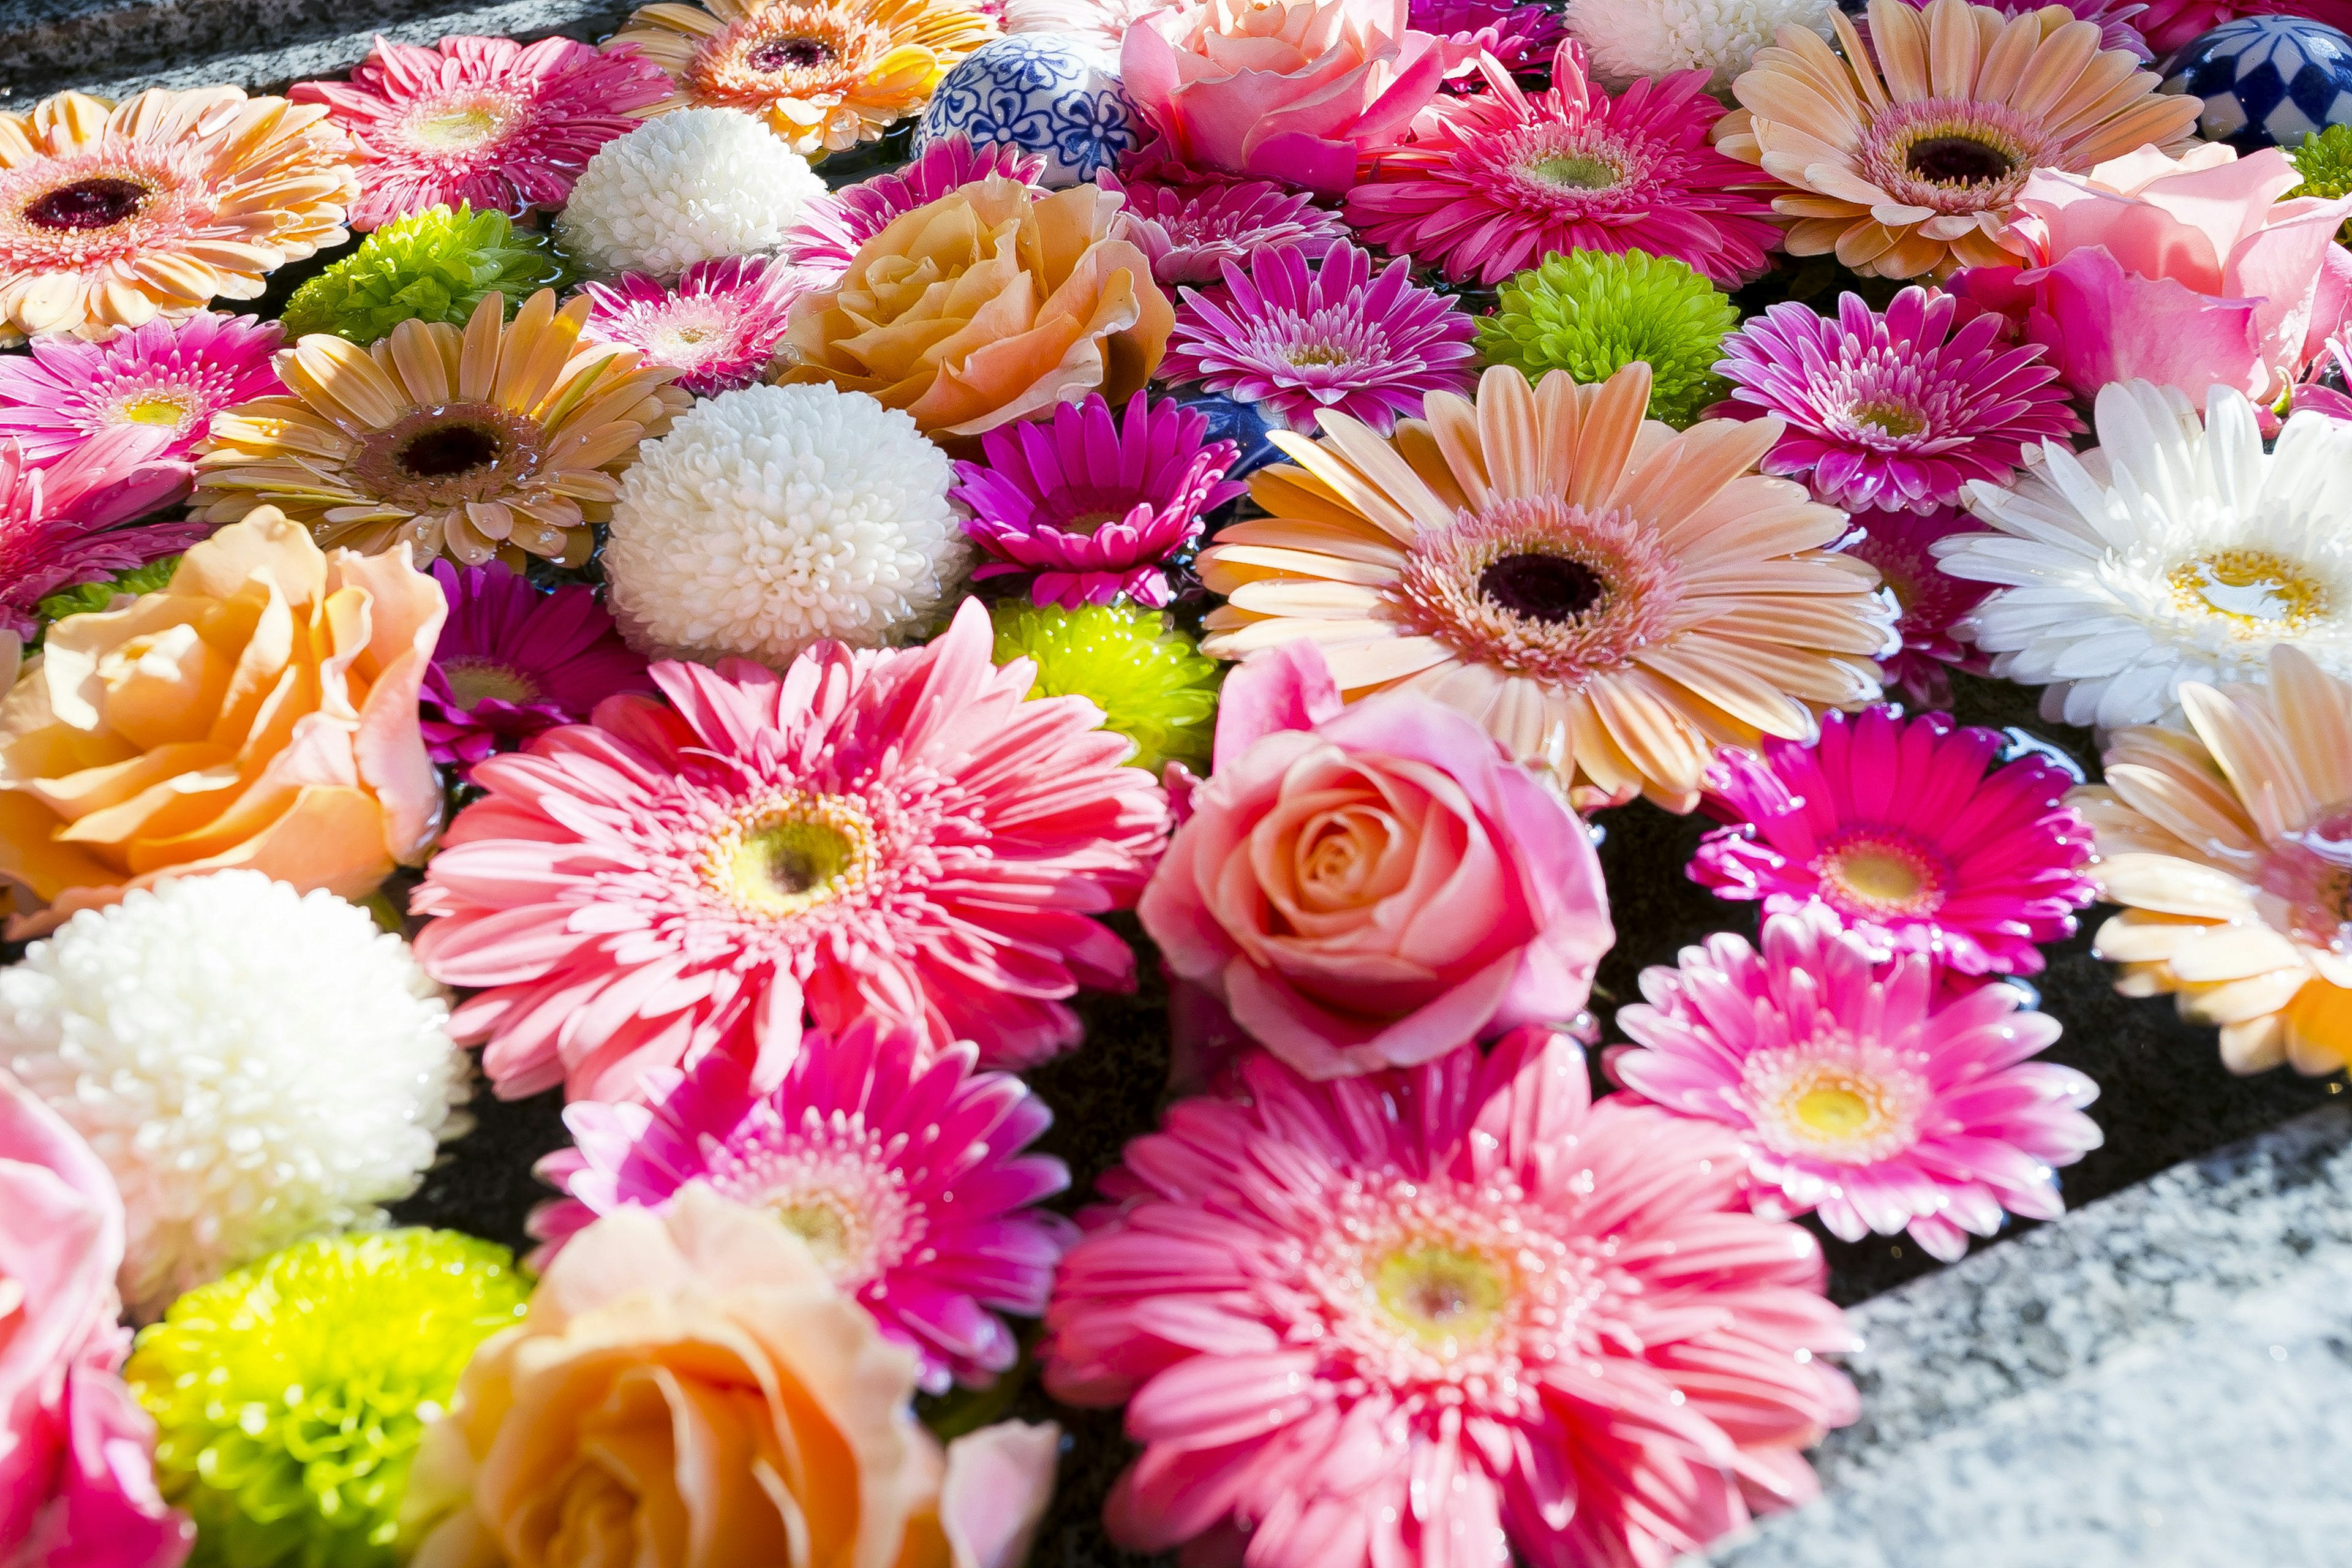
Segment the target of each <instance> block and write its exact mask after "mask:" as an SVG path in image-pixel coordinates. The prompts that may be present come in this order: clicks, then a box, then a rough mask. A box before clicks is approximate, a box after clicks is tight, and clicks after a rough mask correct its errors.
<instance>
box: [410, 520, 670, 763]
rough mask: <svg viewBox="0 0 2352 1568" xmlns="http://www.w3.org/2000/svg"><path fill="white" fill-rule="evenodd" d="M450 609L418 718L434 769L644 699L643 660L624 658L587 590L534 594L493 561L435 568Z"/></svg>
mask: <svg viewBox="0 0 2352 1568" xmlns="http://www.w3.org/2000/svg"><path fill="white" fill-rule="evenodd" d="M433 575H434V576H435V577H436V578H437V579H439V581H440V584H441V596H442V597H443V598H444V599H446V601H447V602H448V605H449V618H448V619H447V620H446V621H444V622H443V623H442V624H441V641H440V644H439V646H438V647H436V648H435V649H434V650H433V662H432V664H431V665H430V666H429V667H427V668H426V669H425V688H424V690H423V691H422V692H420V693H419V694H418V698H417V704H416V711H417V718H418V720H419V721H421V722H422V724H423V726H424V731H425V746H426V748H427V749H428V750H429V751H430V752H432V753H433V760H434V761H435V762H436V763H450V764H453V765H455V766H456V767H457V768H458V769H459V770H460V772H463V770H465V769H467V768H469V767H471V766H472V765H473V764H474V763H478V762H480V761H481V760H482V759H483V758H484V757H487V756H488V755H489V754H490V753H491V752H496V751H500V750H509V751H510V750H512V749H513V748H514V747H516V746H518V745H520V744H521V743H522V742H525V741H528V740H529V739H530V738H531V737H532V736H533V735H536V734H538V733H539V732H540V731H542V730H551V729H553V728H554V727H555V726H556V725H558V724H576V723H578V722H580V721H582V720H583V719H585V718H587V717H588V714H589V712H590V710H593V708H594V707H595V706H596V704H597V703H599V702H602V701H603V700H604V699H605V698H607V697H610V696H612V695H613V694H614V693H615V692H620V691H635V692H643V693H646V694H647V695H651V694H652V692H653V690H654V683H653V679H652V678H651V677H650V676H648V675H647V674H646V661H645V659H644V658H641V657H640V656H638V655H637V654H635V653H632V652H631V651H630V650H629V645H628V644H626V643H625V642H623V641H622V640H621V634H620V633H619V632H618V631H617V630H615V629H614V626H613V617H612V616H611V614H610V613H608V612H607V611H606V610H605V608H604V605H601V604H599V603H597V601H596V594H595V590H594V589H593V588H587V587H583V586H582V585H580V584H576V583H570V584H563V585H562V586H561V587H559V588H557V589H556V590H555V591H554V592H553V593H551V594H542V593H541V592H540V591H539V590H538V589H536V588H534V587H532V586H531V585H530V579H529V578H527V577H522V576H519V575H517V574H514V573H512V572H509V571H508V570H507V568H506V567H504V566H503V565H500V564H499V563H497V562H491V563H489V564H488V565H483V566H467V567H459V566H456V565H453V564H452V563H449V562H447V561H436V562H435V563H433Z"/></svg>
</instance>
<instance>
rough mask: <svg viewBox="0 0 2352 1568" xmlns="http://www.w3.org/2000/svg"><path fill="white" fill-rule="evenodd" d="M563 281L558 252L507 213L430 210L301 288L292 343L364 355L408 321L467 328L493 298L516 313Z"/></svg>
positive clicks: (291, 313)
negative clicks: (331, 342) (312, 336)
mask: <svg viewBox="0 0 2352 1568" xmlns="http://www.w3.org/2000/svg"><path fill="white" fill-rule="evenodd" d="M564 277H565V271H564V267H563V262H562V258H560V257H558V256H557V255H556V253H555V251H554V248H553V247H551V246H550V245H549V244H548V243H547V241H546V240H544V239H542V238H541V237H539V236H538V235H536V234H533V233H531V232H530V230H528V229H517V228H516V227H515V226H514V225H513V224H512V223H510V222H509V221H508V219H507V216H506V215H505V214H504V213H495V212H482V213H478V212H476V211H475V210H474V209H473V208H472V207H470V206H466V205H459V206H458V207H457V209H456V210H454V211H452V210H451V209H450V208H448V207H429V208H427V209H426V210H425V211H424V212H421V213H417V214H415V215H414V216H410V217H404V218H402V219H401V220H400V221H398V222H397V223H391V224H386V225H385V226H383V227H382V228H380V229H377V230H376V231H375V232H374V233H373V234H372V235H369V236H368V237H367V238H366V239H365V240H364V241H362V244H361V246H360V247H359V248H358V249H357V250H354V251H353V252H352V253H351V254H350V255H349V256H346V257H344V258H342V259H341V261H338V262H336V263H335V264H334V265H333V266H332V267H330V268H327V269H326V270H325V271H324V272H321V273H320V274H319V275H318V276H317V277H316V278H313V279H310V281H309V282H308V283H305V284H303V285H302V287H300V288H299V289H295V290H294V294H293V297H292V298H291V299H289V300H287V301H286V311H285V315H284V317H283V320H284V321H285V323H286V335H287V337H288V338H289V340H290V339H295V338H299V337H302V336H304V335H305V334H307V333H310V332H332V333H334V334H335V335H336V336H337V337H339V338H344V339H348V340H349V341H350V342H355V343H358V344H361V345H362V347H364V346H365V345H367V344H369V343H372V342H375V341H376V340H377V339H379V338H381V337H383V335H384V334H386V333H387V332H389V331H392V329H393V328H394V327H396V326H398V325H400V323H401V322H403V321H408V320H411V319H412V318H413V319H415V320H416V321H446V322H447V323H448V324H449V325H450V326H453V327H462V326H464V325H465V324H466V319H467V317H468V316H471V315H472V314H473V313H474V307H475V306H477V305H478V304H480V303H481V302H482V300H484V299H485V298H486V297H488V296H489V295H491V294H503V295H505V296H506V299H507V303H508V305H509V307H513V306H517V305H520V304H521V303H522V302H523V301H524V300H527V299H529V298H530V296H531V295H532V294H533V293H535V292H536V291H538V290H539V289H545V288H548V287H551V286H552V285H556V284H560V283H562V281H564Z"/></svg>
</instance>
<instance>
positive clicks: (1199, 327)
mask: <svg viewBox="0 0 2352 1568" xmlns="http://www.w3.org/2000/svg"><path fill="white" fill-rule="evenodd" d="M1221 270H1222V272H1223V277H1224V286H1223V288H1221V289H1212V290H1205V291H1204V290H1202V289H1183V290H1181V293H1182V295H1183V299H1184V302H1183V304H1182V305H1181V307H1180V308H1179V309H1178V310H1177V312H1176V330H1175V332H1174V334H1173V335H1172V336H1171V338H1170V339H1169V342H1168V354H1167V357H1166V358H1165V359H1163V360H1162V361H1161V362H1160V374H1161V375H1162V376H1164V377H1166V378H1167V379H1168V380H1169V381H1171V382H1173V383H1178V384H1182V383H1186V382H1199V383H1200V384H1202V385H1203V386H1205V387H1206V388H1207V389H1208V390H1209V391H1211V392H1222V393H1223V394H1225V395H1227V396H1230V397H1232V398H1234V399H1235V400H1237V401H1239V402H1243V403H1254V404H1255V405H1257V406H1258V412H1259V413H1260V414H1262V415H1263V416H1265V418H1266V419H1267V420H1268V421H1269V422H1271V423H1277V424H1281V425H1284V426H1287V427H1289V428H1290V429H1293V430H1297V431H1300V432H1303V433H1305V434H1307V435H1312V434H1314V432H1315V428H1316V426H1315V416H1316V414H1317V413H1318V411H1320V410H1322V409H1326V408H1330V409H1336V410H1338V411H1339V413H1342V414H1346V415H1349V416H1352V417H1354V418H1357V419H1360V420H1362V421H1363V422H1364V423H1365V424H1366V425H1368V426H1370V427H1371V428H1372V429H1373V430H1374V431H1375V432H1376V433H1378V434H1380V435H1383V436H1385V435H1387V434H1388V433H1389V432H1390V431H1391V430H1393V429H1394V428H1395V427H1396V422H1397V420H1398V418H1399V417H1400V416H1402V417H1404V418H1409V419H1410V418H1418V417H1420V416H1421V400H1422V398H1423V397H1424V396H1425V395H1428V394H1430V393H1433V392H1460V393H1467V392H1468V391H1469V390H1470V389H1471V387H1473V386H1474V385H1475V384H1477V380H1478V372H1477V370H1476V368H1475V365H1473V364H1472V363H1471V361H1472V357H1473V355H1474V353H1475V350H1473V349H1472V348H1471V346H1470V340H1471V338H1472V337H1473V335H1475V331H1476V329H1475V327H1473V325H1472V324H1471V321H1470V318H1469V316H1468V315H1467V314H1465V312H1464V311H1463V310H1461V308H1460V307H1459V306H1457V305H1456V304H1455V303H1454V301H1453V300H1449V299H1447V298H1446V297H1445V296H1444V295H1443V294H1440V293H1438V292H1437V291H1436V290H1434V289H1423V288H1421V287H1420V286H1418V285H1417V284H1415V283H1414V282H1413V280H1412V258H1410V257H1399V258H1397V259H1395V260H1394V261H1391V262H1390V263H1389V264H1388V266H1386V267H1385V268H1381V272H1380V274H1379V275H1378V276H1377V277H1375V276H1374V275H1373V273H1372V257H1371V253H1370V251H1367V250H1360V249H1358V248H1357V247H1354V246H1352V245H1349V243H1348V242H1347V241H1346V240H1344V239H1335V240H1333V241H1331V242H1330V244H1329V245H1328V246H1326V247H1322V248H1321V249H1319V250H1316V249H1309V248H1306V247H1299V246H1296V245H1286V246H1278V247H1274V248H1272V249H1268V250H1261V251H1259V252H1258V253H1257V254H1256V255H1255V256H1253V257H1251V258H1250V263H1249V270H1248V271H1247V272H1246V273H1244V271H1243V270H1242V269H1241V268H1239V267H1236V266H1235V265H1234V263H1232V262H1230V261H1228V262H1224V263H1223V264H1222V267H1221Z"/></svg>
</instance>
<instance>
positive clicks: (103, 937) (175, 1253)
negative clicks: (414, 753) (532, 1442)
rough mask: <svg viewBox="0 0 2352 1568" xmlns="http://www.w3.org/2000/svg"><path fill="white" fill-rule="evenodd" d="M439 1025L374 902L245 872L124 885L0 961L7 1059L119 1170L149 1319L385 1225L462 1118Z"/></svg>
mask: <svg viewBox="0 0 2352 1568" xmlns="http://www.w3.org/2000/svg"><path fill="white" fill-rule="evenodd" d="M448 1022H449V1009H448V1006H447V1004H446V1000H445V998H444V996H443V994H442V991H441V988H440V987H439V986H437V985H436V984H433V982H432V981H430V980H429V979H427V978H426V977H425V972H424V970H422V969H420V968H419V967H417V964H416V961H415V959H414V958H412V957H411V956H410V955H409V951H408V944H407V943H406V942H403V941H401V940H400V938H398V937H396V936H393V935H390V934H389V933H387V932H385V931H381V930H379V929H378V928H377V926H376V923H375V921H374V920H373V919H372V918H371V917H370V916H369V914H368V912H367V911H366V910H362V909H359V908H356V907H354V906H353V905H351V904H348V903H345V902H344V901H343V900H341V899H339V898H337V897H335V896H334V895H333V894H332V893H324V892H316V893H309V894H304V893H298V892H296V891H295V890H294V889H292V888H290V887H288V886H287V885H286V884H285V883H283V882H277V881H272V880H271V879H269V878H268V877H266V876H263V875H262V874H261V873H260V872H258V871H216V872H214V873H213V874H212V875H210V876H205V877H184V878H178V879H170V880H166V881H163V882H159V883H157V884H156V886H155V888H154V890H153V891H152V892H150V891H146V890H143V889H134V890H133V891H131V892H130V893H128V894H126V895H124V897H123V900H122V901H121V903H119V904H116V905H113V906H111V907H110V908H107V909H102V910H83V911H82V912H81V913H79V914H78V915H76V916H74V917H73V919H71V920H70V921H67V922H66V923H65V924H64V925H63V926H61V927H60V928H58V931H57V932H56V933H55V934H54V935H52V936H50V937H49V938H48V939H47V941H44V942H35V943H34V944H33V946H32V948H31V950H30V951H29V952H26V954H25V960H24V962H23V963H18V964H16V965H13V966H12V967H10V968H7V969H5V970H0V1062H5V1064H6V1065H7V1067H8V1068H9V1070H10V1071H12V1072H14V1073H15V1074H16V1076H17V1078H18V1079H22V1080H23V1081H24V1083H25V1085H26V1087H27V1088H29V1089H31V1090H32V1091H33V1092H34V1093H35V1094H37V1095H39V1096H40V1097H41V1098H42V1099H43V1100H47V1102H48V1104H49V1106H50V1108H51V1109H52V1110H55V1111H57V1113H58V1115H59V1116H62V1117H63V1118H64V1119H65V1120H66V1121H68V1122H69V1123H71V1124H72V1125H73V1127H74V1129H75V1131H79V1133H80V1134H81V1135H82V1136H83V1137H84V1138H85V1139H87V1140H89V1146H90V1147H91V1148H92V1149H94V1150H96V1151H97V1152H98V1157H99V1158H100V1159H101V1160H103V1161H104V1162H106V1165H107V1168H108V1169H109V1170H110V1171H111V1172H113V1173H114V1179H115V1182H116V1184H118V1185H120V1186H121V1189H122V1202H123V1207H124V1209H125V1211H126V1214H127V1216H128V1219H129V1226H128V1229H129V1235H128V1238H127V1246H126V1248H125V1253H124V1258H123V1263H122V1275H121V1288H122V1297H123V1300H124V1301H125V1302H126V1303H128V1304H129V1306H130V1309H131V1312H132V1314H133V1315H134V1316H138V1317H141V1318H150V1317H152V1316H154V1315H155V1314H156V1313H158V1312H160V1311H162V1310H163V1308H164V1307H165V1306H166V1305H168V1304H169V1303H170V1302H171V1301H172V1300H173V1298H175V1297H177V1296H178V1295H180V1294H181V1293H182V1292H183V1291H185V1290H187V1289H191V1288H193V1287H194V1286H197V1285H201V1284H204V1283H205V1282H207V1281H209V1280H213V1279H218V1278H219V1277H220V1276H221V1275H223V1274H225V1273H226V1272H227V1271H228V1270H230V1269H232V1268H239V1267H241V1266H243V1265H245V1264H247V1263H250V1262H252V1261H253V1260H254V1259H256V1258H261V1257H263V1256H265V1255H267V1254H268V1253H271V1252H275V1251H277V1250H278V1248H279V1247H286V1246H289V1245H291V1244H292V1243H294V1242H297V1241H300V1240H302V1239H303V1238H305V1237H312V1236H323V1235H330V1234H332V1233H334V1232H336V1231H341V1230H351V1229H356V1228H361V1227H364V1226H376V1225H381V1224H383V1221H384V1214H383V1208H382V1207H381V1206H380V1205H383V1204H386V1203H390V1202H393V1201H394V1200H396V1199H399V1198H403V1197H405V1196H407V1195H408V1194H410V1193H411V1192H414V1191H415V1188H416V1183H417V1180H418V1178H419V1177H420V1176H421V1175H422V1174H423V1173H424V1171H425V1167H426V1166H428V1165H430V1164H432V1163H433V1160H434V1155H435V1152H436V1149H437V1147H438V1145H439V1143H440V1141H441V1140H442V1139H444V1138H447V1137H455V1136H456V1135H457V1133H458V1132H460V1131H463V1130H464V1123H463V1121H462V1119H461V1118H457V1117H455V1116H453V1115H452V1108H453V1107H455V1106H457V1105H460V1104H462V1103H464V1101H465V1100H466V1098H467V1093H468V1091H469V1073H468V1068H467V1060H466V1056H465V1053H464V1052H463V1051H461V1050H459V1049H458V1048H457V1047H456V1046H454V1045H452V1044H451V1043H450V1039H449V1029H448Z"/></svg>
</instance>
